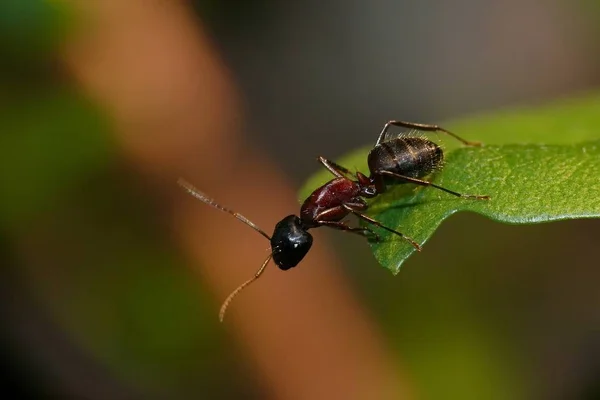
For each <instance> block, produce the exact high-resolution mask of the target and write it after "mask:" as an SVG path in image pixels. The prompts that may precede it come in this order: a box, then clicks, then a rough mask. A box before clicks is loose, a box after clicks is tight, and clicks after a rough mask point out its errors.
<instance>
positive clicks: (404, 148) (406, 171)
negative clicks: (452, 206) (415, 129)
mask: <svg viewBox="0 0 600 400" xmlns="http://www.w3.org/2000/svg"><path fill="white" fill-rule="evenodd" d="M367 160H368V165H369V170H370V171H371V174H375V175H377V174H379V173H380V172H381V171H388V172H393V173H395V174H398V175H402V176H406V177H409V178H422V177H424V176H427V175H429V174H431V173H432V172H434V171H435V170H437V169H439V168H440V167H441V166H442V162H443V160H444V153H443V151H442V149H441V147H440V146H438V145H437V144H435V143H434V142H432V141H431V140H427V139H425V138H422V137H411V136H407V137H398V138H395V139H392V140H388V141H386V142H383V143H380V144H378V145H377V146H375V147H374V148H373V149H372V150H371V151H370V152H369V156H368V158H367Z"/></svg>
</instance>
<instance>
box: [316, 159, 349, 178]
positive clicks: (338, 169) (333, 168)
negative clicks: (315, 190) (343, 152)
mask: <svg viewBox="0 0 600 400" xmlns="http://www.w3.org/2000/svg"><path fill="white" fill-rule="evenodd" d="M317 160H319V162H320V163H321V164H323V166H324V167H325V168H327V170H328V171H329V172H331V173H332V174H333V175H334V176H336V177H337V178H348V177H351V178H352V177H353V175H352V172H350V170H348V169H347V168H344V167H342V166H341V165H339V164H338V163H335V162H333V161H331V160H328V159H326V158H325V157H322V156H319V158H318V159H317Z"/></svg>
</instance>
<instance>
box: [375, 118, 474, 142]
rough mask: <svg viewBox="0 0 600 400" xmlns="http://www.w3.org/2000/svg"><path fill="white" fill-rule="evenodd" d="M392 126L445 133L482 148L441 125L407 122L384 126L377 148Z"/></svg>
mask: <svg viewBox="0 0 600 400" xmlns="http://www.w3.org/2000/svg"><path fill="white" fill-rule="evenodd" d="M390 125H394V126H400V127H402V128H410V129H416V130H419V131H426V132H443V133H445V134H447V135H450V136H452V137H453V138H455V139H456V140H458V141H460V142H461V143H463V144H465V145H467V146H481V143H480V142H470V141H468V140H465V139H463V138H461V137H460V136H458V135H456V134H454V133H452V132H450V131H448V130H446V129H444V128H442V127H441V126H439V125H431V124H420V123H417V122H406V121H388V122H387V123H386V124H385V125H384V126H383V129H382V130H381V133H380V134H379V138H378V139H377V142H376V143H375V146H377V145H379V144H380V143H381V142H383V141H384V139H385V134H386V133H387V131H388V129H389V127H390Z"/></svg>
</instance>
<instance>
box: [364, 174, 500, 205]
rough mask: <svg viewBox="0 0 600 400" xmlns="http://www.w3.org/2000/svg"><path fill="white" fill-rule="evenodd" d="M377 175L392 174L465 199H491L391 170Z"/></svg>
mask: <svg viewBox="0 0 600 400" xmlns="http://www.w3.org/2000/svg"><path fill="white" fill-rule="evenodd" d="M376 175H387V176H391V177H393V178H396V179H400V180H402V181H405V182H410V183H415V184H417V185H421V186H431V187H434V188H436V189H439V190H443V191H444V192H446V193H450V194H451V195H453V196H456V197H461V198H463V199H471V200H489V199H490V196H480V195H473V194H460V193H458V192H455V191H452V190H450V189H446V188H445V187H442V186H439V185H436V184H435V183H432V182H428V181H424V180H422V179H417V178H411V177H409V176H404V175H399V174H396V173H394V172H391V171H385V170H383V171H377V172H376Z"/></svg>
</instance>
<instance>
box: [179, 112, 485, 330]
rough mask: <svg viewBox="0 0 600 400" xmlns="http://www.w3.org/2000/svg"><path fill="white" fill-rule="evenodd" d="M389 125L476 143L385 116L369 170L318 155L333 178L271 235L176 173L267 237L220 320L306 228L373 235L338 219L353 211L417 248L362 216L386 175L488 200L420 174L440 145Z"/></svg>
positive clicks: (299, 247) (286, 263) (299, 253)
mask: <svg viewBox="0 0 600 400" xmlns="http://www.w3.org/2000/svg"><path fill="white" fill-rule="evenodd" d="M391 126H399V127H404V128H408V129H412V130H416V131H426V132H440V133H445V134H447V135H449V136H452V137H454V138H455V139H457V140H459V141H460V142H462V143H463V144H465V145H467V146H481V144H480V143H478V142H469V141H467V140H464V139H462V138H460V137H459V136H457V135H455V134H454V133H452V132H450V131H447V130H446V129H444V128H442V127H440V126H438V125H429V124H420V123H413V122H405V121H389V122H388V123H386V124H385V125H384V127H383V129H382V131H381V133H380V134H379V138H378V139H377V142H375V146H374V147H373V149H372V150H371V151H370V152H369V155H368V158H367V161H368V166H369V172H370V176H366V175H365V174H363V173H361V172H356V173H355V174H353V173H352V172H350V171H349V170H348V169H346V168H344V167H342V166H341V165H339V164H336V163H335V162H333V161H330V160H328V159H326V158H324V157H319V158H318V160H319V162H320V163H321V164H323V166H324V167H325V168H327V170H329V172H331V173H332V174H333V175H334V176H335V178H334V179H332V180H330V181H329V182H327V183H325V184H324V185H322V186H321V187H319V188H317V189H315V190H314V191H313V192H312V193H311V194H310V196H308V198H307V199H306V200H305V201H304V203H303V204H302V206H301V207H300V215H299V216H297V215H288V216H287V217H285V218H283V219H282V220H281V221H279V222H278V223H277V225H275V230H274V231H273V235H272V236H269V235H268V234H267V233H265V231H263V230H262V229H260V228H259V227H258V226H257V225H256V224H254V223H253V222H252V221H250V220H249V219H248V218H246V217H244V216H243V215H241V214H239V213H237V212H235V211H233V210H230V209H228V208H226V207H223V206H222V205H220V204H218V203H217V202H216V201H215V200H213V199H211V198H210V197H208V196H207V195H205V194H204V193H202V192H201V191H200V190H198V189H196V188H195V187H194V186H192V185H191V184H190V183H188V182H187V181H185V180H183V179H181V178H180V179H179V180H178V181H177V183H178V184H179V185H180V186H181V187H183V188H184V189H185V190H186V191H187V192H188V193H189V194H191V195H192V196H194V197H196V198H197V199H198V200H200V201H202V202H204V203H206V204H208V205H210V206H212V207H214V208H216V209H218V210H221V211H223V212H226V213H228V214H230V215H232V216H233V217H235V218H237V219H238V220H240V221H242V222H243V223H245V224H246V225H248V226H249V227H251V228H252V229H254V230H255V231H257V232H258V233H260V234H261V235H262V236H264V237H265V238H266V239H267V240H269V242H270V243H271V254H269V255H268V256H267V258H266V259H265V260H264V261H263V263H262V265H261V266H260V268H259V269H258V271H256V273H255V274H254V276H253V277H252V278H250V279H249V280H247V281H246V282H244V283H242V284H241V285H240V286H238V288H237V289H235V290H234V291H233V292H232V293H231V294H230V295H229V296H228V297H227V298H226V299H225V301H224V302H223V305H222V306H221V309H220V312H219V320H220V321H221V322H222V321H223V318H224V317H225V311H226V310H227V307H228V306H229V304H230V303H231V301H232V300H233V298H234V297H235V296H236V295H237V294H238V293H239V292H240V291H241V290H243V289H244V288H245V287H246V286H248V285H250V284H251V283H252V282H254V281H255V280H257V279H258V278H259V277H260V276H261V275H262V273H263V272H264V270H265V267H266V266H267V264H268V263H269V261H270V260H271V259H273V261H274V262H275V264H276V265H277V266H278V267H279V268H280V269H281V270H284V271H286V270H288V269H290V268H293V267H295V266H296V265H298V263H299V262H300V261H302V259H303V258H304V256H306V254H307V253H308V251H309V250H310V248H311V246H312V242H313V238H312V235H311V234H310V233H309V232H308V230H309V229H312V228H318V227H320V226H327V227H330V228H334V229H339V230H342V231H346V232H350V233H355V234H358V235H361V236H364V237H367V238H369V237H371V238H373V239H374V240H376V241H379V240H380V238H379V235H378V234H377V233H376V232H375V231H373V230H372V229H371V228H369V227H351V226H349V225H347V223H346V222H344V221H342V220H343V219H344V218H345V217H346V216H347V215H349V214H354V215H355V216H357V217H358V218H359V219H362V220H363V221H365V222H367V223H369V224H371V225H374V226H377V227H379V228H382V229H384V230H387V231H389V232H391V233H393V234H395V235H398V236H399V237H401V238H402V239H404V240H406V241H407V242H409V243H410V244H411V245H412V246H413V247H414V248H415V249H416V250H417V251H421V246H420V245H419V244H418V243H417V242H415V241H414V240H413V239H411V238H410V237H408V236H406V235H404V234H402V233H400V232H398V231H396V230H394V229H392V228H389V227H387V226H385V225H383V224H382V223H381V222H379V221H377V220H375V219H373V218H371V217H369V216H367V215H365V214H364V212H365V211H366V210H367V209H368V207H369V206H368V204H367V202H366V200H365V199H370V198H373V197H376V196H378V195H380V194H381V193H383V192H385V191H386V190H387V184H388V183H390V182H389V181H390V178H391V179H392V180H394V181H395V182H396V183H414V184H417V185H420V186H431V187H434V188H436V189H439V190H442V191H444V192H446V193H449V194H451V195H454V196H456V197H461V198H464V199H472V200H489V198H490V197H489V196H478V195H467V194H461V193H458V192H455V191H452V190H449V189H446V188H444V187H442V186H439V185H436V184H434V183H432V182H429V181H426V180H423V179H421V178H423V177H425V176H427V175H429V174H431V173H432V172H433V171H435V170H438V169H440V168H441V166H442V162H443V158H444V155H443V151H442V149H441V148H440V147H439V146H438V145H437V144H435V143H434V142H432V141H430V140H428V139H426V138H423V137H417V136H410V135H407V134H400V135H399V136H397V137H395V138H392V139H390V140H386V134H387V131H388V129H389V128H390V127H391Z"/></svg>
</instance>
